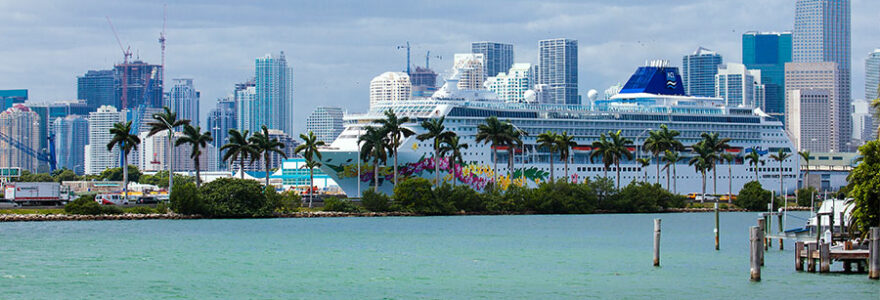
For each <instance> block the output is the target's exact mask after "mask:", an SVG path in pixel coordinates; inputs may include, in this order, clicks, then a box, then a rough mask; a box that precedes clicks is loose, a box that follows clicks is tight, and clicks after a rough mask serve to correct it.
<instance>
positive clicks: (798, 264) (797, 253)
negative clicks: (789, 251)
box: [794, 241, 804, 271]
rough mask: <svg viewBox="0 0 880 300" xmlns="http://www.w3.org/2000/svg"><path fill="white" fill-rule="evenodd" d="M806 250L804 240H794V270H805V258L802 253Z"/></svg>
mask: <svg viewBox="0 0 880 300" xmlns="http://www.w3.org/2000/svg"><path fill="white" fill-rule="evenodd" d="M803 251H804V242H803V241H797V242H794V270H795V271H803V270H804V258H803V257H801V253H802V252H803Z"/></svg>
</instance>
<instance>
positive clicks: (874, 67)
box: [865, 48, 880, 100]
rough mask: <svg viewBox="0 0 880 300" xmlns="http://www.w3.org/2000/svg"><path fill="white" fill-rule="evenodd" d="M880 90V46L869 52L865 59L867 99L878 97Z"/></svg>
mask: <svg viewBox="0 0 880 300" xmlns="http://www.w3.org/2000/svg"><path fill="white" fill-rule="evenodd" d="M878 91H880V48H877V49H874V52H871V53H869V54H868V58H867V59H865V100H874V99H877V98H878V94H877V93H878Z"/></svg>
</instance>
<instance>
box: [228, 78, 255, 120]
mask: <svg viewBox="0 0 880 300" xmlns="http://www.w3.org/2000/svg"><path fill="white" fill-rule="evenodd" d="M232 95H233V97H234V98H235V122H236V124H237V125H236V126H235V127H236V128H238V130H239V131H245V130H248V131H250V130H251V129H255V128H259V127H260V126H259V125H256V119H257V116H256V113H257V110H256V109H254V108H253V107H254V106H255V105H256V103H255V102H256V100H257V88H256V87H255V83H254V81H253V80H250V81H246V82H242V83H236V84H235V90H234V91H233V92H232Z"/></svg>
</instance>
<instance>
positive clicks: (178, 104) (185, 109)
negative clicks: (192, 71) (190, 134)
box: [168, 78, 200, 130]
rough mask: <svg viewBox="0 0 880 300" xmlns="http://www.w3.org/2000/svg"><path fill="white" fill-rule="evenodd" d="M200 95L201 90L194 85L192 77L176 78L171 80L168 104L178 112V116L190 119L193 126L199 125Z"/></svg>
mask: <svg viewBox="0 0 880 300" xmlns="http://www.w3.org/2000/svg"><path fill="white" fill-rule="evenodd" d="M199 96H200V95H199V91H196V88H195V87H194V86H193V80H192V78H175V79H172V80H171V90H170V91H169V92H168V102H170V103H168V104H169V105H168V106H169V107H170V108H171V111H173V112H175V113H177V117H178V118H180V119H185V120H190V125H192V126H193V127H195V126H199ZM180 130H183V129H182V128H181V129H180Z"/></svg>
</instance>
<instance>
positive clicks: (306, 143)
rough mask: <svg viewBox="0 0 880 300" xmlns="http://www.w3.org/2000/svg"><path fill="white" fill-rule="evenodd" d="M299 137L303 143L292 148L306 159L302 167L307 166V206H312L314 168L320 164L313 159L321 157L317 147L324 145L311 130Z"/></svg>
mask: <svg viewBox="0 0 880 300" xmlns="http://www.w3.org/2000/svg"><path fill="white" fill-rule="evenodd" d="M299 138H300V139H302V140H303V143H302V144H299V146H296V148H295V149H293V153H296V154H300V153H302V155H303V157H304V158H305V159H306V164H305V165H304V166H303V167H308V168H309V208H312V198H314V197H315V195H313V194H312V187H314V186H315V174H314V170H315V168H317V167H320V166H321V163H320V162H316V161H315V157H318V159H319V160H320V159H321V151H319V150H318V147H321V146H324V141H320V140H318V137H317V136H315V133H314V132H312V131H311V130H310V131H309V135H305V134H300V135H299ZM358 180H360V179H358Z"/></svg>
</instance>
